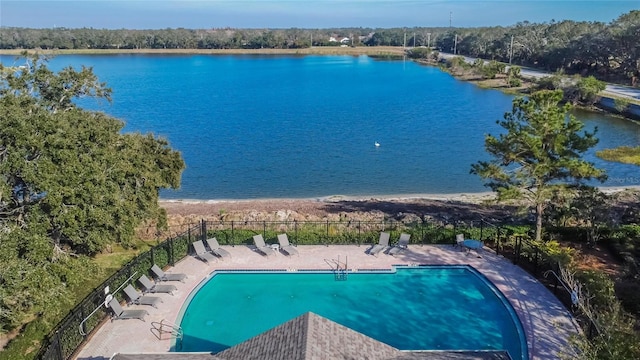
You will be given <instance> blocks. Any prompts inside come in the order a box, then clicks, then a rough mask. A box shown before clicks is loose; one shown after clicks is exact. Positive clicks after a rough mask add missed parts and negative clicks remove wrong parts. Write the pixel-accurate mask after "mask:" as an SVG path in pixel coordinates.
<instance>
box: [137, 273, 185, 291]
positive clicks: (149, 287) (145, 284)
mask: <svg viewBox="0 0 640 360" xmlns="http://www.w3.org/2000/svg"><path fill="white" fill-rule="evenodd" d="M138 282H139V283H140V285H142V288H143V290H144V292H145V293H165V294H171V295H173V292H174V291H176V290H178V288H177V287H175V286H173V285H158V284H154V283H153V282H151V280H150V279H149V278H148V277H147V275H142V276H140V278H139V279H138Z"/></svg>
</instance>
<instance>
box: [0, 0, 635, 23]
mask: <svg viewBox="0 0 640 360" xmlns="http://www.w3.org/2000/svg"><path fill="white" fill-rule="evenodd" d="M637 9H640V0H493V1H486V0H109V1H106V0H82V1H61V0H0V26H15V27H31V28H54V27H66V28H82V27H87V28H95V29H123V28H126V29H165V28H187V29H208V28H224V27H231V28H284V29H288V28H337V27H367V28H392V27H447V26H449V25H452V26H454V27H479V26H509V25H514V24H516V23H518V22H521V21H529V22H534V23H541V22H550V21H552V20H555V21H561V20H575V21H601V22H605V23H608V22H611V21H613V20H615V19H616V18H617V17H619V16H620V15H622V14H624V13H627V12H629V11H631V10H637Z"/></svg>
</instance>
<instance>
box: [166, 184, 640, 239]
mask: <svg viewBox="0 0 640 360" xmlns="http://www.w3.org/2000/svg"><path fill="white" fill-rule="evenodd" d="M602 190H603V192H605V193H606V194H608V195H609V196H610V197H611V216H612V219H613V218H622V217H628V216H630V214H631V215H633V213H635V210H634V209H637V208H640V190H639V189H638V188H637V187H630V188H602ZM160 206H161V207H162V208H164V209H165V210H166V212H167V218H168V223H169V227H170V228H173V229H174V230H173V231H178V230H179V228H183V227H185V226H187V225H190V224H194V223H197V222H199V221H200V220H208V221H294V220H295V221H382V220H396V221H403V222H416V221H441V222H447V223H452V222H456V221H472V220H479V219H484V220H487V221H490V222H496V223H498V222H500V223H505V222H507V223H509V222H510V223H514V222H522V221H523V220H524V219H526V217H527V213H526V211H525V212H524V213H523V211H522V208H521V207H519V206H518V205H517V204H499V203H496V201H495V196H494V194H492V193H475V194H473V193H472V194H443V195H428V194H422V195H414V196H376V197H366V198H364V197H360V198H358V197H347V196H331V197H324V198H316V199H256V200H162V201H160Z"/></svg>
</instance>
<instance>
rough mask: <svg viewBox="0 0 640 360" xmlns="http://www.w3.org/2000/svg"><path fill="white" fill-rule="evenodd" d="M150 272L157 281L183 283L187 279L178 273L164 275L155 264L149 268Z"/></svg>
mask: <svg viewBox="0 0 640 360" xmlns="http://www.w3.org/2000/svg"><path fill="white" fill-rule="evenodd" d="M151 272H152V273H153V275H154V276H155V278H156V280H158V281H180V282H184V279H186V278H187V274H180V273H176V274H170V273H166V272H164V271H162V269H160V267H159V266H158V265H156V264H153V266H152V267H151Z"/></svg>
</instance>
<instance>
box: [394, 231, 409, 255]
mask: <svg viewBox="0 0 640 360" xmlns="http://www.w3.org/2000/svg"><path fill="white" fill-rule="evenodd" d="M409 239H411V235H410V234H405V233H402V234H400V239H398V243H397V244H396V245H395V246H394V247H392V248H391V250H389V255H396V254H398V253H400V252H402V251H405V250H407V248H408V246H409Z"/></svg>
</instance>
